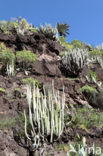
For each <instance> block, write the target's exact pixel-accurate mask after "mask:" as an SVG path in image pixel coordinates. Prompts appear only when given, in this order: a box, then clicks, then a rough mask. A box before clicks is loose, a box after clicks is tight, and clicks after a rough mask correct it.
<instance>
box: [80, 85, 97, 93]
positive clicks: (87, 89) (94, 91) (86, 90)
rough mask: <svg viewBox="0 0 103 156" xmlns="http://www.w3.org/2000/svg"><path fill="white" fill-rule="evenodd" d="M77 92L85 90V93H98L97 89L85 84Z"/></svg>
mask: <svg viewBox="0 0 103 156" xmlns="http://www.w3.org/2000/svg"><path fill="white" fill-rule="evenodd" d="M79 92H86V93H98V91H97V90H96V89H95V88H94V87H91V86H88V85H85V86H83V87H82V88H80V89H79Z"/></svg>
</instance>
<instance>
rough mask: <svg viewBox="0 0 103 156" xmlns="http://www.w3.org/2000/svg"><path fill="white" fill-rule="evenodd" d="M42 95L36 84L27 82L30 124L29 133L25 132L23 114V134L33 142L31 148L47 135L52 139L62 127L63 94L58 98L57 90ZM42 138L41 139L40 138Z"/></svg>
mask: <svg viewBox="0 0 103 156" xmlns="http://www.w3.org/2000/svg"><path fill="white" fill-rule="evenodd" d="M51 90H52V92H50V94H48V95H47V94H46V91H45V89H44V95H43V94H42V93H40V91H39V88H38V86H37V87H36V86H35V84H34V85H31V83H30V84H27V101H28V107H29V122H30V125H31V135H30V133H29V134H28V132H27V118H26V113H24V116H25V135H26V137H27V138H28V139H29V140H31V141H32V142H33V144H32V148H34V149H37V148H38V147H39V146H40V144H41V141H42V142H43V141H45V140H46V139H47V138H48V137H49V138H50V142H53V141H54V136H56V137H57V138H58V137H60V135H61V134H62V132H63V129H64V104H65V94H64V93H63V95H62V96H61V98H60V94H59V92H55V91H54V86H52V88H51ZM41 139H42V140H41Z"/></svg>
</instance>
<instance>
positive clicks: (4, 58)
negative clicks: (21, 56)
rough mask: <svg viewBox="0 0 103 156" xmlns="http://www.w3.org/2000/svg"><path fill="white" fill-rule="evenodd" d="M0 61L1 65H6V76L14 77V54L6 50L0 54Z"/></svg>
mask: <svg viewBox="0 0 103 156" xmlns="http://www.w3.org/2000/svg"><path fill="white" fill-rule="evenodd" d="M0 60H1V62H2V64H3V65H4V66H5V65H6V71H7V74H8V76H13V75H14V63H15V54H14V53H13V51H12V50H10V49H6V50H4V51H2V52H0Z"/></svg>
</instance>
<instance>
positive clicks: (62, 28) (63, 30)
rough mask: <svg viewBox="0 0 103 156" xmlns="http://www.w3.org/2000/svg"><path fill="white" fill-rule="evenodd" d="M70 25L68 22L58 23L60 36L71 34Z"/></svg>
mask: <svg viewBox="0 0 103 156" xmlns="http://www.w3.org/2000/svg"><path fill="white" fill-rule="evenodd" d="M69 27H70V26H69V25H68V24H66V23H61V24H60V23H57V30H58V33H59V35H60V36H63V37H66V36H67V35H70V33H69V32H68V31H69Z"/></svg>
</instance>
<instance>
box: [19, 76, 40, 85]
mask: <svg viewBox="0 0 103 156" xmlns="http://www.w3.org/2000/svg"><path fill="white" fill-rule="evenodd" d="M22 82H23V83H24V84H30V85H31V86H33V85H34V84H35V86H36V87H37V86H38V87H40V86H41V84H40V82H39V81H38V80H36V79H34V78H32V77H30V78H25V79H22Z"/></svg>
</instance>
